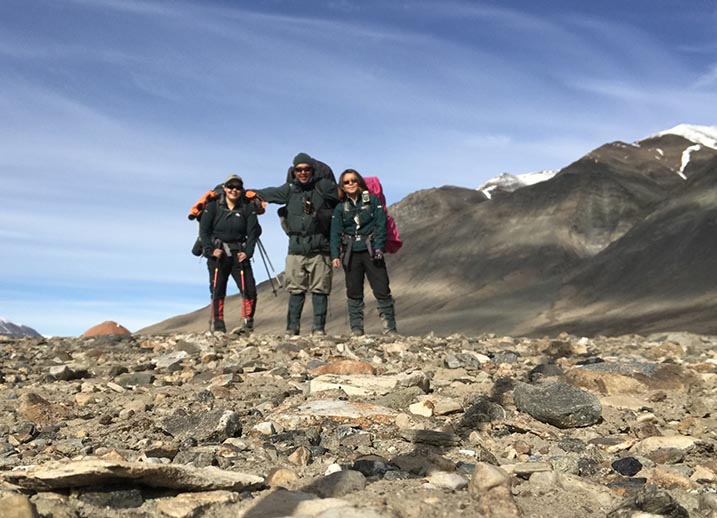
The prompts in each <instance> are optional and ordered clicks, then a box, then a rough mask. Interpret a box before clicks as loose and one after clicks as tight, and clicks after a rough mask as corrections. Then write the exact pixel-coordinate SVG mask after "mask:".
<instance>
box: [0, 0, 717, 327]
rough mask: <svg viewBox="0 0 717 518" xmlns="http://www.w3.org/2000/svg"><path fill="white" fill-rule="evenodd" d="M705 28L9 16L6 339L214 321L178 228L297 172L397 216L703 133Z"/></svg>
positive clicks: (269, 228) (406, 17)
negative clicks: (212, 195) (377, 193)
mask: <svg viewBox="0 0 717 518" xmlns="http://www.w3.org/2000/svg"><path fill="white" fill-rule="evenodd" d="M716 26H717V0H691V1H689V2H685V1H684V0H630V1H629V2H625V1H624V0H620V1H617V0H602V1H600V2H575V1H574V0H570V1H567V0H565V1H563V0H559V1H549V0H545V1H541V2H535V1H532V0H531V1H528V0H525V1H523V0H501V1H498V0H494V1H480V0H473V1H461V0H441V1H419V0H415V1H414V0H406V1H399V0H396V1H386V0H365V1H363V0H362V1H359V0H316V1H309V0H304V1H289V0H266V1H258V0H257V1H242V0H237V1H229V0H223V1H222V0H172V1H161V0H3V1H2V2H0V185H1V188H0V202H1V204H0V239H2V243H3V246H2V252H0V316H2V317H5V318H7V319H9V320H10V321H12V322H15V323H18V324H24V325H28V326H30V327H33V328H35V329H36V330H38V331H39V332H40V333H42V334H44V335H61V336H73V335H79V334H81V333H83V332H84V331H85V330H87V329H88V328H89V327H91V326H93V325H95V324H97V323H100V322H102V321H105V320H114V321H116V322H119V323H120V324H122V325H124V326H125V327H127V328H129V329H130V330H131V331H136V330H138V329H140V328H142V327H144V326H147V325H150V324H153V323H156V322H159V321H161V320H164V319H165V318H169V317H172V316H175V315H178V314H181V313H186V312H189V311H193V310H195V309H198V308H200V307H202V306H204V305H206V304H207V303H208V301H209V290H208V274H207V271H206V266H205V264H204V263H203V262H202V261H201V260H200V259H197V258H195V257H194V256H192V255H191V254H190V249H191V245H192V244H193V242H194V238H195V236H196V234H197V225H196V223H194V222H190V221H189V220H188V219H187V216H186V215H187V212H188V210H189V208H190V207H191V205H192V204H193V203H194V202H195V201H196V199H197V198H198V197H199V196H200V195H201V194H202V193H204V192H205V191H206V190H208V189H210V188H212V187H214V186H215V185H216V184H217V183H220V182H221V181H222V180H223V179H224V178H225V177H226V176H227V175H229V174H239V175H240V176H242V177H243V178H244V181H245V184H246V185H247V186H248V187H257V188H260V187H268V186H276V185H279V184H281V183H282V181H283V180H284V178H285V174H286V169H287V167H288V166H289V165H290V163H291V160H292V158H293V156H294V155H296V154H297V153H298V152H307V153H309V154H310V155H311V156H314V157H316V158H319V159H320V160H322V161H325V162H327V163H328V164H329V165H330V166H331V167H332V168H333V169H334V171H335V172H336V173H340V172H341V171H343V170H344V169H346V168H348V167H352V168H355V169H357V170H358V171H360V172H361V173H362V174H364V175H365V176H379V177H380V178H381V181H382V183H383V185H384V189H385V193H386V195H387V198H388V201H389V203H392V202H397V201H399V200H400V199H402V198H403V197H405V196H406V195H407V194H409V193H411V192H414V191H416V190H419V189H429V188H432V187H439V186H442V185H457V186H462V187H469V188H474V187H478V186H480V185H481V184H482V183H483V182H485V181H486V180H488V179H489V178H492V177H494V176H496V175H498V174H500V173H502V172H510V173H514V174H523V173H528V172H533V171H538V170H544V169H560V168H562V167H565V166H567V165H568V164H570V163H571V162H573V161H575V160H577V159H578V158H580V157H581V156H583V155H584V154H586V153H587V152H589V151H590V150H592V149H594V148H596V147H598V146H600V145H602V144H603V143H606V142H612V141H615V140H622V141H626V142H633V141H636V140H640V139H642V138H645V137H647V136H648V135H651V134H654V133H657V132H659V131H662V130H665V129H668V128H671V127H673V126H676V125H677V124H680V123H689V124H700V125H715V124H717V31H715V30H714V28H715V27H716ZM260 221H261V223H262V226H263V228H264V234H263V237H262V240H263V242H264V245H265V247H266V248H267V250H268V251H269V255H270V257H271V259H272V263H273V265H274V267H275V269H276V270H278V271H280V270H282V269H283V264H284V258H285V254H286V245H287V239H286V236H284V235H283V234H282V232H281V229H280V227H279V223H278V219H277V217H276V213H275V211H274V210H273V208H271V207H270V209H269V210H268V211H267V214H266V215H264V216H262V217H261V220H260ZM254 270H255V272H256V274H257V279H258V280H259V281H261V280H265V279H266V278H267V275H266V273H265V272H264V267H263V265H262V263H261V262H260V261H259V260H258V258H257V262H256V263H255V264H254ZM235 292H236V291H235V289H233V288H232V289H230V293H235ZM258 307H259V309H258V311H261V302H259V306H258Z"/></svg>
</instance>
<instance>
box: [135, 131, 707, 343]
mask: <svg viewBox="0 0 717 518" xmlns="http://www.w3.org/2000/svg"><path fill="white" fill-rule="evenodd" d="M689 136H690V134H689V133H687V136H685V135H684V134H683V135H678V134H670V133H668V134H663V135H659V136H653V137H650V138H648V139H645V140H643V141H640V142H637V143H634V144H626V143H622V142H613V143H610V144H606V145H604V146H601V147H600V148H598V149H596V150H594V151H592V152H590V153H588V154H587V155H586V156H584V157H582V158H581V159H579V160H577V161H576V162H574V163H572V164H570V165H569V166H567V167H565V168H564V169H562V170H561V171H560V172H559V173H558V174H557V175H555V176H554V177H553V178H552V179H550V180H548V181H545V182H542V183H538V184H535V185H532V186H528V187H524V188H521V189H518V190H516V191H514V192H504V193H501V195H500V196H497V197H494V198H493V199H490V200H489V199H487V197H486V196H485V195H484V194H483V193H481V192H479V191H477V190H474V189H464V188H459V187H441V188H436V189H428V190H424V191H419V192H416V193H413V194H411V195H409V196H407V197H406V198H404V199H403V200H401V201H400V202H399V203H397V204H395V205H393V206H392V207H390V211H391V213H392V214H393V215H394V217H395V218H396V221H397V223H398V226H399V228H400V230H401V234H402V237H403V239H404V242H405V244H404V247H403V249H402V250H401V251H400V252H399V253H398V254H396V255H395V256H391V257H389V259H388V267H389V272H390V276H391V285H392V291H393V292H394V294H395V297H396V300H397V312H398V313H397V314H398V320H399V327H400V330H401V331H402V332H403V333H406V334H425V333H429V332H431V331H434V332H436V333H439V334H450V333H465V334H476V333H481V332H495V333H500V334H513V335H515V334H556V333H559V332H561V331H570V332H572V333H576V334H587V335H594V334H617V333H628V332H635V333H641V332H649V331H658V330H689V331H696V332H701V333H711V332H717V320H715V323H713V322H712V320H713V319H712V318H711V315H713V314H714V310H715V309H717V289H715V288H714V286H715V283H714V282H710V281H714V280H715V277H716V276H715V275H714V274H713V273H712V271H713V270H711V269H710V267H709V266H710V265H709V262H710V261H711V258H712V257H713V255H714V253H715V252H717V241H716V240H715V238H714V235H715V233H714V230H715V229H714V226H715V224H716V223H715V222H716V221H717V158H715V157H717V150H716V149H714V148H712V147H709V146H706V145H697V144H696V143H695V141H694V140H691V139H690V138H689ZM685 178H686V179H685ZM333 293H334V295H333V296H332V297H331V316H330V318H329V320H330V322H329V325H328V328H327V330H328V331H329V332H331V333H342V332H346V329H347V324H346V320H345V316H344V315H345V308H344V301H345V298H344V289H343V276H342V275H341V274H340V273H339V274H338V275H336V277H335V284H334V292H333ZM366 294H367V295H366V301H367V308H369V307H370V306H371V304H372V301H373V298H372V296H371V295H370V289H369V288H368V285H367V286H366ZM228 305H229V311H228V312H227V320H228V321H229V322H231V321H235V322H237V324H238V307H239V304H238V299H236V298H234V299H233V300H230V302H229V304H228ZM285 312H286V295H282V296H280V297H277V298H274V297H272V296H271V293H270V291H269V289H268V284H266V283H265V285H263V286H262V287H261V288H260V306H259V310H258V317H257V327H258V328H260V329H262V330H263V331H267V332H282V331H283V329H284V327H285ZM304 313H305V315H304V316H305V323H304V326H303V327H304V328H305V329H310V323H309V322H310V313H311V308H310V304H309V303H307V307H305V310H304ZM367 313H371V314H372V312H371V311H367ZM207 315H208V310H207V309H206V308H205V309H203V310H199V311H197V312H194V313H190V314H187V315H182V316H179V317H175V318H173V319H169V320H167V321H165V322H161V323H159V324H157V325H155V326H151V327H150V328H146V329H144V330H142V332H162V331H178V330H201V329H206V327H207ZM367 316H369V315H367ZM378 330H379V323H378V321H377V319H376V318H375V316H371V318H369V320H368V326H367V331H368V332H378Z"/></svg>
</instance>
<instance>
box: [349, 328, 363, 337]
mask: <svg viewBox="0 0 717 518" xmlns="http://www.w3.org/2000/svg"><path fill="white" fill-rule="evenodd" d="M363 334H364V333H363V329H358V328H356V329H351V336H363Z"/></svg>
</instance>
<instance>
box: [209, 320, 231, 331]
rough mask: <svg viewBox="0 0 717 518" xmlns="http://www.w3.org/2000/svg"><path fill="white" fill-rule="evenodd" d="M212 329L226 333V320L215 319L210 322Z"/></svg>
mask: <svg viewBox="0 0 717 518" xmlns="http://www.w3.org/2000/svg"><path fill="white" fill-rule="evenodd" d="M209 330H210V331H215V332H220V333H226V332H227V326H226V324H224V320H215V321H214V322H210V328H209Z"/></svg>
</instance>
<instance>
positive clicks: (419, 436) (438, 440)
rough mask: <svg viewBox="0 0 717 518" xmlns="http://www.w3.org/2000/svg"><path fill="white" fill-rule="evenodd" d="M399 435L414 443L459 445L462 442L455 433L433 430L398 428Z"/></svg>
mask: <svg viewBox="0 0 717 518" xmlns="http://www.w3.org/2000/svg"><path fill="white" fill-rule="evenodd" d="M399 435H400V436H401V437H403V438H404V439H406V440H407V441H410V442H412V443H414V444H430V445H432V446H460V445H461V444H462V443H463V441H462V440H461V438H460V437H459V436H457V435H456V434H453V433H447V432H437V431H433V430H400V431H399Z"/></svg>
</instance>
